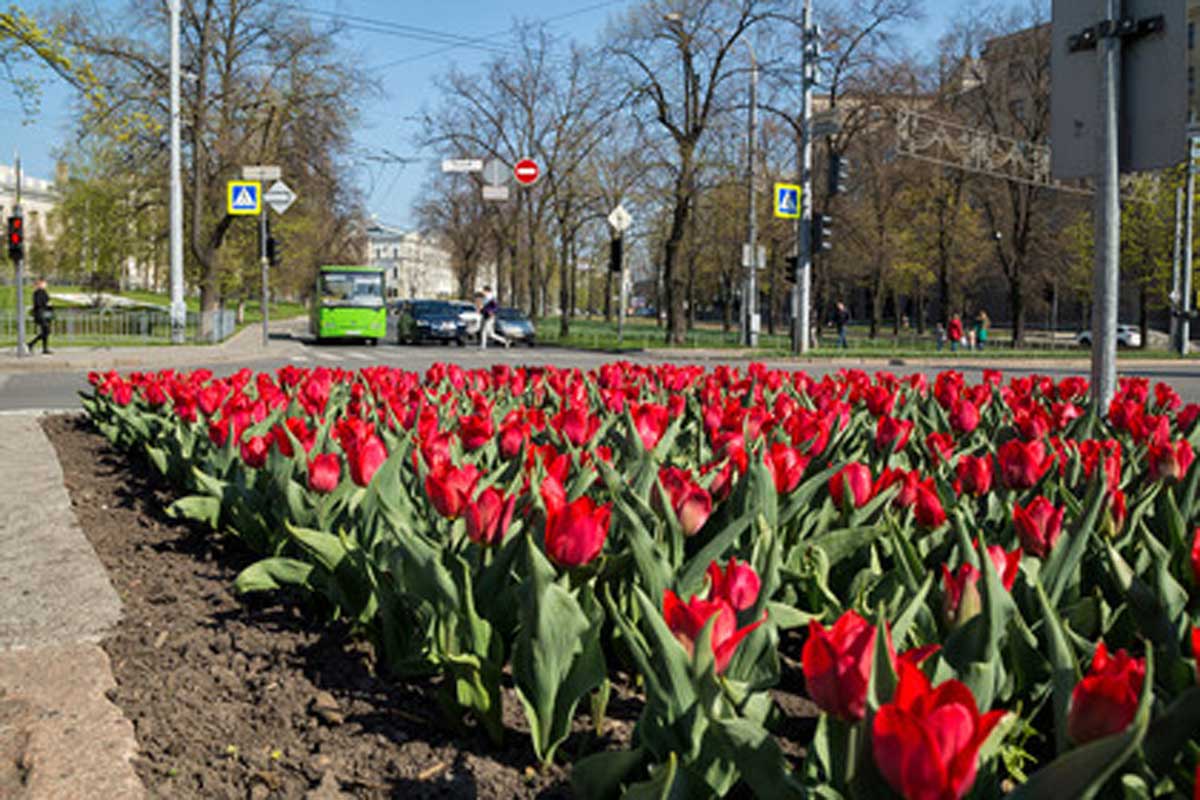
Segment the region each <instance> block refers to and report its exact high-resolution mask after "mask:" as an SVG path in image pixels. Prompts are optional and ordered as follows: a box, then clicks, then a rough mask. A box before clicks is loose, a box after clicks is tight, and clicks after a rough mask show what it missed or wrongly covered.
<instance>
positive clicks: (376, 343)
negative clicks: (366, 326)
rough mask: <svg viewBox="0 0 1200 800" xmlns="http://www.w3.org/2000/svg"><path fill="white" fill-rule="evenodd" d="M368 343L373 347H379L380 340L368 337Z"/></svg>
mask: <svg viewBox="0 0 1200 800" xmlns="http://www.w3.org/2000/svg"><path fill="white" fill-rule="evenodd" d="M367 344H369V345H371V347H378V346H379V340H378V339H375V338H371V339H367Z"/></svg>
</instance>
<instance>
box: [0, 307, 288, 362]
mask: <svg viewBox="0 0 1200 800" xmlns="http://www.w3.org/2000/svg"><path fill="white" fill-rule="evenodd" d="M307 325H308V319H307V318H306V317H297V318H293V319H283V320H272V321H271V322H270V332H271V349H270V354H271V355H272V356H277V355H282V356H284V357H287V356H290V355H294V354H296V353H299V352H300V349H301V345H300V343H299V342H297V341H294V340H293V339H292V336H291V335H292V334H295V333H301V332H303V331H304V330H306V328H307ZM51 348H52V349H51V353H50V355H42V354H41V352H40V351H39V352H36V353H32V354H30V355H29V356H26V357H23V358H22V357H18V356H17V354H16V352H15V351H14V349H13V348H5V349H4V350H3V351H0V373H10V374H11V373H29V372H72V371H80V370H98V371H104V370H110V369H116V370H129V369H163V368H166V367H178V366H181V365H186V364H200V363H213V362H225V361H230V362H234V361H245V360H246V359H247V358H250V357H253V356H256V355H258V354H261V353H263V352H264V351H263V347H262V326H260V325H250V326H247V327H245V328H243V329H242V330H240V331H238V332H237V333H235V334H234V335H233V336H231V337H229V338H228V339H226V340H225V341H224V342H221V343H220V344H211V345H204V344H184V345H159V346H152V347H61V348H60V347H54V346H53V342H51Z"/></svg>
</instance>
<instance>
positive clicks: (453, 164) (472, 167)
mask: <svg viewBox="0 0 1200 800" xmlns="http://www.w3.org/2000/svg"><path fill="white" fill-rule="evenodd" d="M482 171H483V159H480V158H447V159H445V160H444V161H442V172H482Z"/></svg>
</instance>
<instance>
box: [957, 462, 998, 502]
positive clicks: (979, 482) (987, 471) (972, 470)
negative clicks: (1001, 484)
mask: <svg viewBox="0 0 1200 800" xmlns="http://www.w3.org/2000/svg"><path fill="white" fill-rule="evenodd" d="M955 474H956V477H955V480H954V491H955V492H958V493H959V494H962V493H963V492H966V493H967V494H973V495H975V496H976V497H983V496H984V495H986V494H987V493H988V492H990V491H991V490H992V457H991V456H990V455H988V454H984V455H982V456H962V457H961V458H959V459H958V466H957V467H956V469H955Z"/></svg>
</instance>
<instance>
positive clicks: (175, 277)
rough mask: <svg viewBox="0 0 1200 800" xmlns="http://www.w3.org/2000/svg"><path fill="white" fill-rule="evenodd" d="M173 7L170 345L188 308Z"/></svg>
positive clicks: (178, 337)
mask: <svg viewBox="0 0 1200 800" xmlns="http://www.w3.org/2000/svg"><path fill="white" fill-rule="evenodd" d="M180 3H181V0H170V6H171V167H170V169H171V199H170V205H171V207H170V216H171V245H170V252H171V344H183V342H184V339H185V338H186V334H187V307H186V306H185V305H184V302H183V180H182V178H181V175H180V173H181V170H182V167H181V161H182V157H181V147H180V132H179V116H180V111H179V75H180V66H179V7H180Z"/></svg>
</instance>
